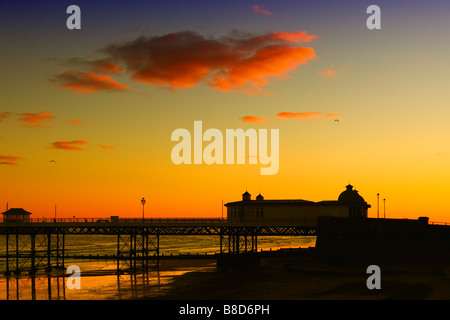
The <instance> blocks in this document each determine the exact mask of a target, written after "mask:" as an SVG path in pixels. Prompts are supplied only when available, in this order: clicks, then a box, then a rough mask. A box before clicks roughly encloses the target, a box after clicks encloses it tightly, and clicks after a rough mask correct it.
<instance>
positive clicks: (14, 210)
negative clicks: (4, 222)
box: [2, 208, 31, 215]
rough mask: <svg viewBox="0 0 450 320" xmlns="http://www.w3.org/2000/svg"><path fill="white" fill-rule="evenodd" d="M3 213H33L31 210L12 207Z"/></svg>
mask: <svg viewBox="0 0 450 320" xmlns="http://www.w3.org/2000/svg"><path fill="white" fill-rule="evenodd" d="M2 214H6V215H19V214H22V215H23V214H31V212H28V211H26V210H24V209H22V208H11V209H9V210H7V211H5V212H2Z"/></svg>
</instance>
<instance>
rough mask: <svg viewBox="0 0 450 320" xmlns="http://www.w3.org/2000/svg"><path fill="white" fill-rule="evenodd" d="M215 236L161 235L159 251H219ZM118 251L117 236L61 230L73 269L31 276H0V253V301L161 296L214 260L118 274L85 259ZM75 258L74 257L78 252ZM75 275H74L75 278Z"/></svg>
mask: <svg viewBox="0 0 450 320" xmlns="http://www.w3.org/2000/svg"><path fill="white" fill-rule="evenodd" d="M219 241H220V240H219V237H217V236H160V239H159V247H160V255H164V256H171V255H172V256H178V255H180V254H181V255H187V254H189V255H193V256H196V255H214V254H215V253H219V252H220V242H219ZM315 241H316V237H313V236H292V237H290V236H265V237H262V236H261V237H258V251H275V250H280V249H281V250H282V249H289V248H291V249H297V248H308V247H314V246H315ZM116 253H117V236H109V235H89V236H85V235H66V236H65V254H66V255H68V257H67V258H65V261H64V263H65V267H66V268H67V267H68V266H76V267H77V268H78V270H79V273H78V274H72V273H70V274H68V273H65V271H64V270H54V271H52V272H50V273H46V272H45V271H44V270H39V271H38V272H37V274H36V275H32V276H31V275H28V273H26V272H22V274H21V275H19V276H16V275H12V276H9V277H7V276H4V272H5V271H6V259H5V258H0V300H111V299H112V300H129V299H141V298H155V299H157V298H158V296H162V295H164V293H165V292H166V291H167V290H169V289H170V288H171V283H172V282H173V281H174V280H175V279H176V278H177V277H179V276H182V275H183V274H185V273H187V272H192V271H214V270H215V259H208V260H202V263H199V262H198V260H199V259H170V260H165V259H161V260H160V268H156V267H154V268H149V270H148V271H145V272H137V273H130V274H127V273H125V274H118V273H117V261H116V260H114V259H89V258H86V256H89V255H92V256H96V255H97V254H98V255H100V256H103V255H114V254H116ZM5 254H6V237H5V236H0V257H1V256H4V255H5ZM81 255H83V256H84V258H77V257H74V256H78V257H79V256H81ZM75 276H77V277H76V278H75Z"/></svg>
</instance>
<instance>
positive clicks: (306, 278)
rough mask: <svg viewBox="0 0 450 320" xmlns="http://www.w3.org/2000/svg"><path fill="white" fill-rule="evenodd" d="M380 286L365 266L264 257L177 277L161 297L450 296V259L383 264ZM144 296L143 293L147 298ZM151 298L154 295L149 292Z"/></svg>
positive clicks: (437, 297)
mask: <svg viewBox="0 0 450 320" xmlns="http://www.w3.org/2000/svg"><path fill="white" fill-rule="evenodd" d="M379 267H380V269H381V289H379V290H377V289H372V290H369V289H368V288H367V286H366V281H367V278H368V277H369V276H370V274H367V273H366V271H367V265H363V264H351V265H332V264H327V263H323V262H318V261H317V260H315V259H313V258H311V257H303V256H284V257H273V258H270V257H268V258H262V259H261V265H260V266H259V267H256V268H252V269H248V270H234V271H231V272H216V271H215V270H213V269H208V270H204V271H194V272H189V273H185V274H183V275H181V276H179V277H176V278H175V279H174V281H173V282H172V283H171V284H170V287H169V288H168V290H166V291H164V293H163V294H161V295H159V296H158V297H157V299H168V300H179V299H181V300H185V299H189V300H304V299H310V300H448V299H450V267H449V265H448V264H447V265H446V264H436V263H420V264H414V265H411V264H397V263H385V264H380V265H379ZM144 298H145V297H144ZM146 298H150V297H146Z"/></svg>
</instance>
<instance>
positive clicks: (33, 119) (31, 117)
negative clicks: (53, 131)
mask: <svg viewBox="0 0 450 320" xmlns="http://www.w3.org/2000/svg"><path fill="white" fill-rule="evenodd" d="M20 115H21V116H22V117H21V118H19V121H23V122H26V123H27V124H23V126H25V127H27V128H35V127H39V128H50V127H49V126H44V125H41V122H42V121H46V120H51V119H53V118H55V117H54V116H53V115H52V113H51V112H50V111H41V112H37V113H31V112H25V113H21V114H20Z"/></svg>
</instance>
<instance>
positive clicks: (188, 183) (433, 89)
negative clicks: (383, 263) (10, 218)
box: [0, 0, 450, 222]
mask: <svg viewBox="0 0 450 320" xmlns="http://www.w3.org/2000/svg"><path fill="white" fill-rule="evenodd" d="M71 4H76V5H79V6H80V8H81V24H82V29H81V30H68V29H67V28H66V19H67V17H68V16H69V15H68V14H66V8H67V7H68V6H69V5H71ZM371 4H377V5H379V6H380V8H381V30H369V29H367V28H366V19H367V18H368V16H369V15H368V14H366V8H367V7H368V6H369V5H371ZM449 12H450V3H449V2H444V1H395V3H393V2H392V1H334V2H331V1H299V0H296V1H250V0H238V1H234V0H233V1H211V0H208V1H206V0H205V1H197V0H193V1H127V2H119V1H2V3H1V4H0V39H1V43H2V45H1V57H2V59H1V60H0V70H1V74H2V77H1V80H0V90H1V91H0V92H1V104H0V105H1V107H0V186H1V187H0V188H1V189H0V207H1V208H2V209H3V208H6V203H8V205H9V207H10V208H11V207H23V208H24V209H26V210H28V211H30V212H32V213H33V217H35V218H40V217H53V216H54V206H55V204H57V207H58V212H57V215H58V217H72V216H76V217H108V216H110V215H119V216H122V217H141V214H142V211H141V210H142V207H141V204H140V199H141V198H142V197H145V198H146V199H147V204H146V207H145V210H146V217H220V216H221V212H222V211H221V210H222V207H221V203H222V201H224V202H225V203H226V202H229V201H236V200H239V199H240V198H241V194H242V193H243V192H245V190H248V191H249V192H250V193H251V194H252V195H253V196H254V197H255V196H256V195H257V194H258V193H261V194H263V196H264V197H265V198H266V199H306V200H311V201H321V200H336V199H337V197H338V196H339V194H340V192H342V191H344V190H345V185H347V184H348V183H349V182H350V183H351V184H352V185H354V186H355V188H356V189H357V190H358V191H359V192H360V194H361V195H362V196H363V197H364V198H365V200H366V201H367V202H368V203H370V204H371V205H372V209H370V210H369V216H370V217H374V216H376V207H377V206H376V202H377V197H376V194H377V193H380V199H383V198H386V215H387V217H394V218H411V219H416V218H417V217H419V216H428V217H430V219H431V220H434V221H447V222H450V212H449V209H448V206H447V198H448V195H449V192H450V148H449V147H450V142H449V141H450V139H449V138H450V126H449V125H448V123H449V120H450V108H449V103H450V91H449V90H448V87H449V83H450V81H449V78H448V77H449V74H450V66H449V63H448V61H447V60H448V57H449V54H450V43H449V41H448V34H449V32H450V23H449V22H448V13H449ZM162 43H164V46H165V47H164V48H165V50H161V45H162ZM273 46H275V47H276V48H277V50H275V51H273V50H270V49H272V48H273ZM305 48H309V49H305ZM183 50H184V51H183ZM312 53H313V54H312ZM249 56H250V58H248V57H249ZM247 58H248V59H247ZM246 59H247V60H246ZM302 59H303V60H302ZM242 61H244V62H245V63H244V62H242ZM280 113H282V115H286V116H285V117H281V116H277V115H280ZM311 113H316V116H315V117H312V116H311V115H312V114H311ZM317 113H320V114H317ZM327 115H328V116H327ZM255 119H256V120H257V121H254V122H252V121H251V120H255ZM261 119H263V120H261ZM337 119H338V120H339V122H337V121H335V120H337ZM194 120H202V121H203V128H204V130H205V129H207V128H217V129H219V130H221V131H222V132H223V133H224V132H225V129H236V128H243V129H247V128H255V129H263V128H267V129H271V128H273V129H279V130H280V168H279V172H278V174H276V175H273V176H261V175H260V167H261V166H260V165H259V164H258V165H249V164H246V165H206V164H203V165H180V166H177V165H174V164H173V163H172V161H171V157H170V155H171V150H172V148H173V146H174V145H175V144H176V143H175V142H172V141H171V140H170V137H171V133H172V131H173V130H175V129H177V128H186V129H188V130H190V131H191V133H193V122H194ZM245 120H249V122H246V121H245ZM50 160H55V162H50ZM2 211H3V210H2ZM380 211H381V213H382V211H383V210H382V206H381V209H380Z"/></svg>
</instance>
